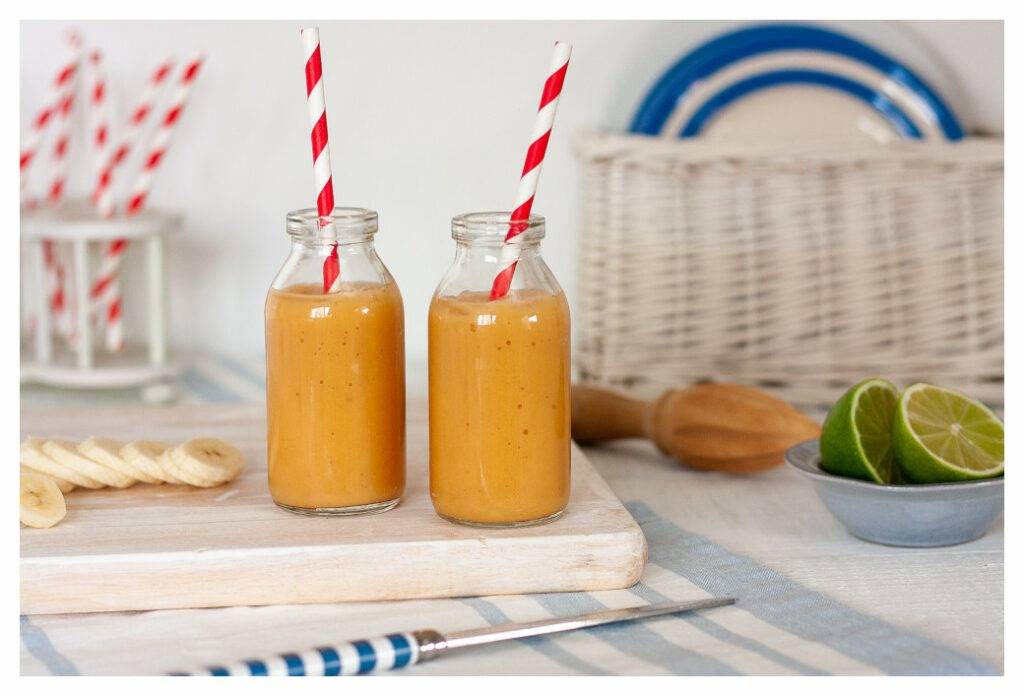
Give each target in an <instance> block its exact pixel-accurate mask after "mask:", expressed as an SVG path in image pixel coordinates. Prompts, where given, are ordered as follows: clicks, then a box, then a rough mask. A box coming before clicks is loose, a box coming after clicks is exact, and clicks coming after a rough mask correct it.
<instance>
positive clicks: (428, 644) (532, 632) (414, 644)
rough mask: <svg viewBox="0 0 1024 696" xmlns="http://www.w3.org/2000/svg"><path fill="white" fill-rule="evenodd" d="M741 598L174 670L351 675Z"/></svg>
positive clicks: (423, 633) (430, 633)
mask: <svg viewBox="0 0 1024 696" xmlns="http://www.w3.org/2000/svg"><path fill="white" fill-rule="evenodd" d="M735 602H736V600H735V599H733V598H732V597H711V598H709V599H698V600H695V601H690V602H672V603H669V604H652V605H649V606H645V607H631V608H628V609H608V610H605V611H595V612H592V613H590V614H582V615H580V616H571V617H559V618H554V619H541V620H540V621H530V622H527V623H511V624H504V625H502V626H487V627H485V628H475V629H472V630H469V631H458V632H456V633H448V634H442V633H440V632H438V631H435V630H434V629H430V628H428V629H423V630H419V631H411V632H408V633H390V634H388V635H386V636H380V637H379V638H371V639H368V640H354V641H351V642H348V643H341V644H338V645H331V646H324V647H320V648H314V649H312V650H307V651H305V652H301V653H284V654H281V655H277V656H276V657H272V658H270V659H257V660H243V661H242V662H238V663H235V664H231V665H225V666H215V667H206V668H204V669H202V670H200V671H198V672H171V675H172V676H213V677H240V676H253V677H263V676H293V677H299V676H327V677H332V676H347V675H352V674H366V673H368V672H375V671H384V670H389V669H398V668H400V667H408V666H409V665H414V664H416V663H417V662H426V661H427V660H433V659H434V658H435V657H438V656H439V655H442V654H444V653H447V652H448V651H450V650H459V649H462V648H471V647H474V646H477V645H486V644H488V643H497V642H500V641H504V640H517V639H519V638H529V637H530V636H542V635H546V634H549V633H562V632H564V631H575V630H576V629H578V628H589V627H591V626H600V625H602V624H611V623H619V622H623V621H636V620H638V619H648V618H651V617H652V616H663V615H665V614H679V613H682V612H687V611H697V610H698V609H711V608H713V607H722V606H726V605H728V604H734V603H735Z"/></svg>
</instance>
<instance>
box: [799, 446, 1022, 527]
mask: <svg viewBox="0 0 1024 696" xmlns="http://www.w3.org/2000/svg"><path fill="white" fill-rule="evenodd" d="M786 461H787V462H789V464H790V466H793V467H794V468H795V469H796V470H797V471H799V472H800V473H801V474H803V475H804V476H806V477H807V478H809V479H810V480H811V483H813V484H814V490H815V491H817V493H818V497H820V498H821V500H822V502H824V503H825V507H827V508H828V509H829V511H830V512H831V513H832V514H833V515H835V517H836V519H837V520H839V521H840V522H842V524H843V526H844V527H846V529H847V531H849V532H850V534H852V535H854V536H855V537H858V538H860V539H864V540H866V541H873V542H875V543H878V544H888V545H889V546H950V545H952V544H962V543H964V542H965V541H971V540H973V539H977V538H978V537H980V536H982V535H983V534H984V533H985V532H986V531H988V528H989V527H991V526H992V523H993V522H994V521H995V519H996V518H997V517H998V516H999V513H1001V512H1002V511H1003V477H1002V476H1000V477H999V478H994V479H984V480H981V481H965V482H963V483H931V484H908V485H899V486H882V485H879V484H877V483H868V482H867V481H860V480H857V479H851V478H843V477H842V476H835V475H833V474H830V473H828V472H827V471H824V470H823V469H822V468H821V466H820V464H821V452H820V450H819V449H818V441H817V440H808V441H807V442H801V443H800V444H799V445H796V446H794V447H793V448H792V449H790V450H789V451H788V452H786Z"/></svg>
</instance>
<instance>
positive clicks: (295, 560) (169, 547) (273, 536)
mask: <svg viewBox="0 0 1024 696" xmlns="http://www.w3.org/2000/svg"><path fill="white" fill-rule="evenodd" d="M425 411H426V409H425V404H423V403H422V402H414V403H412V404H410V418H409V432H408V442H409V445H408V452H409V467H408V468H409V481H408V486H407V489H406V495H405V497H404V499H403V501H402V503H401V504H400V505H399V506H398V507H397V508H395V509H394V510H392V511H390V512H386V513H383V514H378V515H368V516H363V517H353V518H347V519H321V518H308V517H302V516H297V515H293V514H291V513H288V512H285V511H283V510H280V509H278V508H277V507H275V506H274V505H273V503H272V502H271V500H270V495H269V493H268V492H267V486H266V446H265V433H266V426H265V419H264V411H263V406H262V405H258V404H254V405H203V406H193V405H190V406H174V407H165V408H155V407H131V408H120V407H119V408H115V409H82V410H74V411H65V410H61V411H29V412H26V413H23V414H22V423H21V427H22V436H23V437H24V436H27V435H35V436H39V437H61V438H69V439H76V440H77V439H84V438H85V437H88V436H90V435H105V436H109V437H117V438H120V439H154V440H165V441H167V442H180V441H184V440H186V439H189V438H191V437H196V436H200V435H211V436H216V437H221V438H224V439H226V440H229V441H231V442H234V443H236V444H237V445H238V446H239V447H240V448H241V449H242V450H243V451H244V452H245V455H246V458H247V461H248V465H247V467H246V470H245V472H244V473H243V474H242V476H241V477H239V479H237V480H236V481H233V482H231V483H229V484H227V485H225V486H221V487H219V488H213V489H206V490H197V489H191V488H185V487H179V486H167V485H164V486H149V485H138V486H135V487H133V488H129V489H127V490H100V491H86V490H76V491H73V492H72V493H70V494H69V495H68V516H67V517H66V518H65V520H64V521H63V522H62V523H61V524H59V525H58V526H56V527H54V528H52V529H45V530H37V529H27V528H23V529H22V530H21V612H22V613H26V614H50V613H75V612H95V611H122V610H140V609H168V608H184V607H213V606H237V605H265V604H297V603H316V602H334V601H371V600H390V599H413V598H428V597H458V596H474V595H490V594H518V593H526V592H557V591H572V590H600V589H617V588H622V587H628V586H630V585H632V584H634V583H635V582H636V581H637V580H638V579H639V577H640V574H641V572H642V570H643V566H644V562H645V560H646V555H647V547H646V542H645V541H644V537H643V533H642V532H641V531H640V528H639V526H638V525H637V524H636V522H635V521H634V520H633V518H632V517H631V516H630V515H629V513H628V512H627V511H626V510H625V508H623V506H622V504H621V503H620V502H619V500H618V499H617V498H616V497H615V495H614V494H613V493H612V492H611V490H610V489H609V488H608V486H607V484H605V482H604V481H603V480H602V479H601V477H600V475H598V474H597V472H596V471H595V470H594V468H593V467H592V466H591V464H590V462H588V461H587V459H586V457H585V456H584V455H583V453H582V452H581V451H580V450H579V449H578V448H577V447H576V446H575V445H573V452H572V496H571V499H570V503H569V507H568V510H567V511H566V514H565V515H564V516H563V517H562V518H561V519H559V520H557V521H555V522H552V523H550V524H547V525H541V526H537V527H529V528H525V529H519V530H483V529H475V528H470V527H463V526H458V525H453V524H450V523H448V522H445V521H443V520H441V519H440V518H439V517H437V516H436V515H435V514H434V511H433V508H432V506H431V504H430V497H429V493H428V490H427V447H426V444H427V434H426V417H425Z"/></svg>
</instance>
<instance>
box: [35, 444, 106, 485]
mask: <svg viewBox="0 0 1024 696" xmlns="http://www.w3.org/2000/svg"><path fill="white" fill-rule="evenodd" d="M44 443H45V440H42V439H40V438H38V437H30V438H29V439H27V440H25V442H23V443H21V463H22V464H24V465H25V466H27V467H28V468H29V469H32V470H33V471H37V472H39V473H41V474H46V475H47V476H54V477H56V478H59V479H63V480H64V481H70V482H71V483H73V484H75V485H76V486H81V487H82V488H103V483H102V482H100V481H97V480H96V479H94V478H91V477H90V476H87V475H86V474H84V473H80V472H78V471H77V470H75V469H72V468H70V467H67V466H64V465H63V464H61V463H60V462H57V461H56V460H54V459H53V458H52V457H50V456H49V455H48V454H46V452H44V451H43V445H44Z"/></svg>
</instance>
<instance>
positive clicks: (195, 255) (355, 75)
mask: <svg viewBox="0 0 1024 696" xmlns="http://www.w3.org/2000/svg"><path fill="white" fill-rule="evenodd" d="M304 24H305V23H301V22H242V23H239V22H184V23H183V22H99V23H95V22H84V23H78V24H76V25H75V26H76V27H77V28H78V29H79V30H80V31H81V33H82V34H83V35H84V37H85V38H86V40H87V42H88V43H89V44H90V45H94V46H97V47H99V48H100V49H102V50H103V51H104V53H105V55H106V61H107V70H108V74H109V76H110V81H111V83H112V86H113V97H114V100H115V105H116V107H117V108H118V113H120V114H122V117H123V114H124V113H125V112H126V110H127V109H128V108H129V106H130V104H131V103H132V101H133V100H134V99H135V97H136V95H137V94H138V93H139V91H140V90H141V86H142V84H143V82H144V80H145V78H146V75H147V74H148V73H149V71H150V70H151V68H152V66H153V65H155V64H156V62H157V61H158V60H160V59H162V58H163V57H165V56H167V55H171V54H173V55H177V56H178V57H179V58H183V57H184V55H185V54H186V53H188V52H189V51H191V50H193V49H203V50H205V52H206V54H207V58H208V60H207V63H206V66H205V67H204V69H203V73H202V74H201V76H200V79H199V82H198V84H197V87H196V89H195V91H194V93H193V97H192V100H191V103H190V104H189V106H188V108H187V111H186V113H185V116H184V120H183V122H182V123H181V124H180V128H179V131H178V132H177V133H176V135H175V139H174V142H173V144H172V147H171V151H170V154H169V155H168V158H167V160H166V162H165V163H164V166H163V168H162V170H161V171H160V173H159V180H158V182H157V184H156V187H155V189H154V192H153V196H152V199H151V203H152V204H153V205H155V206H158V207H161V208H166V209H170V210H174V211H178V212H181V213H182V214H183V215H184V217H185V230H184V233H183V234H182V235H181V236H180V237H178V238H176V239H174V240H173V241H172V244H171V258H170V263H171V273H170V278H171V282H172V283H173V285H172V304H171V309H172V312H173V320H172V330H173V333H172V335H173V340H174V342H175V344H176V345H177V346H178V347H179V348H181V349H184V350H187V351H191V350H206V349H213V350H219V351H229V352H231V353H233V354H235V355H239V356H251V355H256V354H260V353H262V349H263V348H262V346H263V324H262V321H263V320H262V307H263V300H264V295H265V292H266V288H267V286H268V284H269V283H270V280H271V278H272V277H273V276H274V274H275V272H276V270H277V268H278V266H279V265H280V263H281V261H282V260H283V259H284V256H285V253H286V251H287V243H286V237H285V233H284V216H285V213H286V212H287V211H289V210H291V209H294V208H299V207H307V206H310V205H312V200H313V194H312V172H311V163H310V154H309V136H308V131H307V125H306V110H305V99H304V97H305V92H304V83H303V77H302V69H303V66H302V51H301V48H300V44H299V35H298V29H299V27H301V26H304ZM733 24H736V23H733V22H327V23H322V24H321V25H320V26H321V40H322V44H323V52H324V61H325V65H324V70H325V75H326V91H327V99H328V114H329V119H330V133H331V148H332V154H333V159H334V177H335V191H336V200H337V201H338V204H339V205H359V206H365V207H369V208H375V209H377V210H378V211H380V214H381V224H382V227H381V233H380V235H379V236H378V248H379V250H380V253H381V255H382V256H383V258H384V260H385V262H386V263H387V265H388V266H389V267H390V268H391V270H392V272H393V273H394V275H395V277H396V278H397V279H398V283H399V285H400V287H401V289H402V292H403V295H404V297H405V303H406V316H407V320H406V327H407V336H408V338H407V341H408V353H409V356H410V359H412V360H415V361H417V362H421V361H422V360H423V359H424V357H425V355H426V310H427V304H428V301H429V298H430V295H431V293H432V291H433V288H434V286H435V284H436V283H437V281H438V280H439V279H440V277H441V275H442V274H443V272H444V270H445V269H446V268H447V265H448V263H449V260H450V257H451V254H452V251H453V242H452V241H451V239H450V237H449V221H450V218H451V216H452V215H453V214H455V213H459V212H465V211H470V210H486V209H507V208H508V207H509V206H510V205H511V200H512V196H513V195H514V192H515V186H516V182H517V177H518V173H519V168H520V167H521V166H522V157H523V154H524V151H525V147H526V144H527V143H526V140H527V138H528V137H529V134H530V130H531V127H532V121H533V114H534V108H535V106H536V100H537V98H538V96H539V89H540V85H541V81H542V79H543V76H544V71H545V70H546V68H547V63H548V59H549V50H550V46H551V44H552V42H553V40H554V39H556V38H560V39H563V40H567V41H570V42H572V43H573V45H574V51H573V58H572V66H571V69H570V71H569V76H568V78H567V82H566V87H565V91H564V93H563V98H562V103H561V106H560V109H559V114H558V119H557V123H556V126H555V132H554V136H553V140H552V142H551V146H550V148H549V150H548V156H547V160H546V163H545V166H544V174H543V177H542V179H541V185H540V193H539V196H538V199H537V204H536V206H535V211H536V212H539V213H541V214H543V215H546V216H547V218H548V231H549V232H548V234H549V236H548V240H547V241H546V242H545V244H544V248H545V256H546V258H547V260H548V262H549V264H550V265H551V266H552V268H553V269H554V271H555V274H556V275H557V276H558V278H559V279H560V280H561V282H562V284H563V286H564V287H565V288H566V290H567V292H568V294H569V297H570V301H572V299H573V298H574V295H575V292H574V291H575V268H574V264H573V247H574V238H575V235H577V234H580V233H582V232H583V231H582V230H578V229H576V218H577V215H576V205H577V202H576V183H577V182H576V167H575V164H574V162H573V158H572V154H571V148H570V142H571V135H572V133H573V132H575V131H577V130H578V129H581V128H602V129H610V130H623V129H624V128H625V127H626V126H627V124H628V122H629V120H630V117H631V115H632V112H633V110H634V109H635V107H636V106H637V104H638V102H639V100H640V99H641V97H642V95H643V94H644V92H645V91H646V89H647V88H648V87H649V86H650V84H651V83H652V82H653V81H654V80H655V79H656V77H657V76H658V75H659V74H660V73H661V72H662V70H664V69H665V68H666V67H667V66H668V65H670V64H671V62H672V61H674V60H675V59H676V58H677V57H679V56H680V55H681V54H682V53H684V52H685V51H686V50H688V49H689V48H691V47H693V46H694V45H695V44H697V43H700V42H702V41H704V40H706V39H707V38H709V37H710V36H712V35H713V34H715V33H718V32H720V31H722V30H725V29H727V28H729V27H730V26H731V25H733ZM831 24H832V25H833V26H838V28H840V29H844V30H846V31H848V32H850V33H853V34H854V35H856V36H858V37H860V38H862V39H864V40H867V41H869V42H871V43H874V44H875V45H876V46H878V47H879V48H881V49H883V50H886V51H888V52H890V53H892V54H894V55H895V56H897V57H898V58H901V59H903V60H904V61H905V62H907V63H909V64H910V65H911V66H912V67H913V68H914V69H915V70H917V71H918V72H919V73H920V74H921V75H922V76H924V77H925V78H926V79H927V80H929V81H930V82H931V83H932V84H933V85H934V86H935V87H936V88H937V89H938V90H939V91H940V92H941V93H942V94H943V95H944V96H945V97H946V98H947V99H948V100H949V102H950V103H951V104H952V106H953V107H954V109H955V110H956V111H957V113H958V114H959V115H960V117H961V119H962V121H963V122H964V124H965V126H966V127H967V128H968V129H969V130H974V131H978V130H981V131H986V132H990V133H1001V132H1002V130H1003V62H1002V61H1003V33H1002V24H1001V23H1000V22H900V23H890V22H884V23H883V22H876V23H872V22H844V23H831ZM67 27H68V25H67V24H65V23H50V22H26V23H23V24H22V32H21V39H22V41H21V76H22V85H21V114H22V120H23V123H26V122H27V121H28V119H30V118H31V116H32V114H33V113H34V111H35V110H36V109H37V108H38V107H39V105H40V104H41V102H42V95H43V91H44V87H45V85H46V83H47V81H48V80H49V79H50V76H51V75H52V74H53V72H54V71H55V69H56V66H57V64H58V61H59V60H60V58H61V56H62V55H63V53H62V50H61V47H62V43H61V41H62V39H61V35H62V32H63V31H64V30H65V29H66V28H67ZM115 123H116V122H115ZM76 145H77V147H76V148H75V151H74V152H73V154H72V157H73V160H74V162H73V165H74V167H75V170H74V171H75V175H74V176H73V178H72V180H71V182H70V186H71V191H72V193H76V194H79V195H82V194H85V193H86V192H87V191H88V190H89V187H90V186H91V177H90V176H89V175H88V172H89V171H90V169H89V167H90V163H89V160H88V149H87V148H86V147H85V146H84V143H83V141H82V139H81V138H79V140H78V141H77V143H76ZM134 169H135V167H134V166H133V165H130V166H128V167H127V168H126V169H125V170H123V171H125V172H126V173H129V174H130V173H131V172H132V171H133V170H134ZM126 178H131V177H130V176H128V177H126ZM131 304H132V303H131V301H130V298H129V307H128V315H129V321H130V320H131V318H132V311H131V310H132V308H131ZM129 330H130V329H129Z"/></svg>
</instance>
